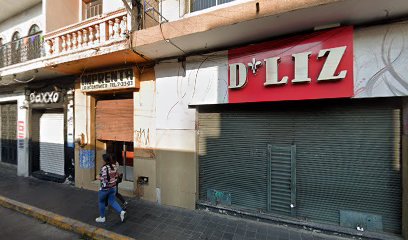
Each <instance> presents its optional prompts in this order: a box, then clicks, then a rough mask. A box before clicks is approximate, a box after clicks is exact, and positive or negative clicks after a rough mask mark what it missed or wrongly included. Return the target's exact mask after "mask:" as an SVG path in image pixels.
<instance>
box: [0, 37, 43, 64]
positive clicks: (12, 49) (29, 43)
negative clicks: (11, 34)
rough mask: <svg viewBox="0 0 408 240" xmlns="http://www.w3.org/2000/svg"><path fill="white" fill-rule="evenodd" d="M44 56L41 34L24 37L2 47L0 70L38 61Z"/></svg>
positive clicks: (0, 50) (0, 48)
mask: <svg viewBox="0 0 408 240" xmlns="http://www.w3.org/2000/svg"><path fill="white" fill-rule="evenodd" d="M44 55H45V51H44V45H43V41H42V35H41V33H38V34H35V35H31V36H28V37H24V38H21V39H19V40H17V41H13V42H9V43H6V44H4V45H2V46H1V47H0V68H3V67H7V66H10V65H14V64H18V63H22V62H26V61H30V60H33V59H37V58H40V57H43V56H44Z"/></svg>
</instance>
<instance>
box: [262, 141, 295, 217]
mask: <svg viewBox="0 0 408 240" xmlns="http://www.w3.org/2000/svg"><path fill="white" fill-rule="evenodd" d="M268 152H269V159H268V162H269V166H268V167H269V171H268V173H269V177H268V179H269V183H268V185H269V186H268V190H269V192H268V197H269V199H268V203H269V205H268V211H270V212H273V213H277V214H280V215H294V214H295V211H294V207H295V204H296V174H295V173H296V165H295V164H296V146H294V145H293V146H291V145H286V146H277V145H268Z"/></svg>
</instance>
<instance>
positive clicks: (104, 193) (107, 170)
mask: <svg viewBox="0 0 408 240" xmlns="http://www.w3.org/2000/svg"><path fill="white" fill-rule="evenodd" d="M102 159H103V161H104V164H103V166H102V168H101V172H100V174H99V177H98V179H99V180H100V181H101V188H100V189H99V192H98V203H99V217H98V218H96V219H95V221H96V222H99V223H103V222H105V220H106V218H105V199H108V202H109V205H111V206H112V208H113V209H115V211H116V212H117V213H119V215H120V220H121V221H122V222H123V221H124V220H125V215H126V212H125V211H124V210H123V209H122V208H121V207H120V205H119V204H118V203H117V202H116V199H115V194H116V181H117V177H118V172H117V170H116V168H115V166H114V165H113V164H112V162H111V160H110V156H109V155H108V154H103V155H102Z"/></svg>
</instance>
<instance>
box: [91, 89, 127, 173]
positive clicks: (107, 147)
mask: <svg viewBox="0 0 408 240" xmlns="http://www.w3.org/2000/svg"><path fill="white" fill-rule="evenodd" d="M95 120H96V123H95V126H96V128H95V130H96V139H97V140H98V141H99V143H103V144H104V146H103V148H104V151H103V153H107V154H112V155H113V156H114V157H115V158H116V160H117V161H118V163H119V165H120V169H119V171H120V172H122V173H123V177H124V178H123V180H125V181H133V98H132V95H131V94H126V93H124V94H118V95H115V96H109V95H103V96H100V98H99V99H98V101H97V102H96V119H95ZM100 146H101V148H102V145H100Z"/></svg>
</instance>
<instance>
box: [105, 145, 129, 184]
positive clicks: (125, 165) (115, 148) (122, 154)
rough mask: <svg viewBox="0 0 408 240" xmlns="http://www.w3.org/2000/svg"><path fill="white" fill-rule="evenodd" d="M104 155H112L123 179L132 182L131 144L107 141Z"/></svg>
mask: <svg viewBox="0 0 408 240" xmlns="http://www.w3.org/2000/svg"><path fill="white" fill-rule="evenodd" d="M106 153H108V154H112V156H114V157H115V158H116V161H118V163H119V171H120V172H121V173H123V179H124V180H126V181H133V142H121V141H108V142H106Z"/></svg>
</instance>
